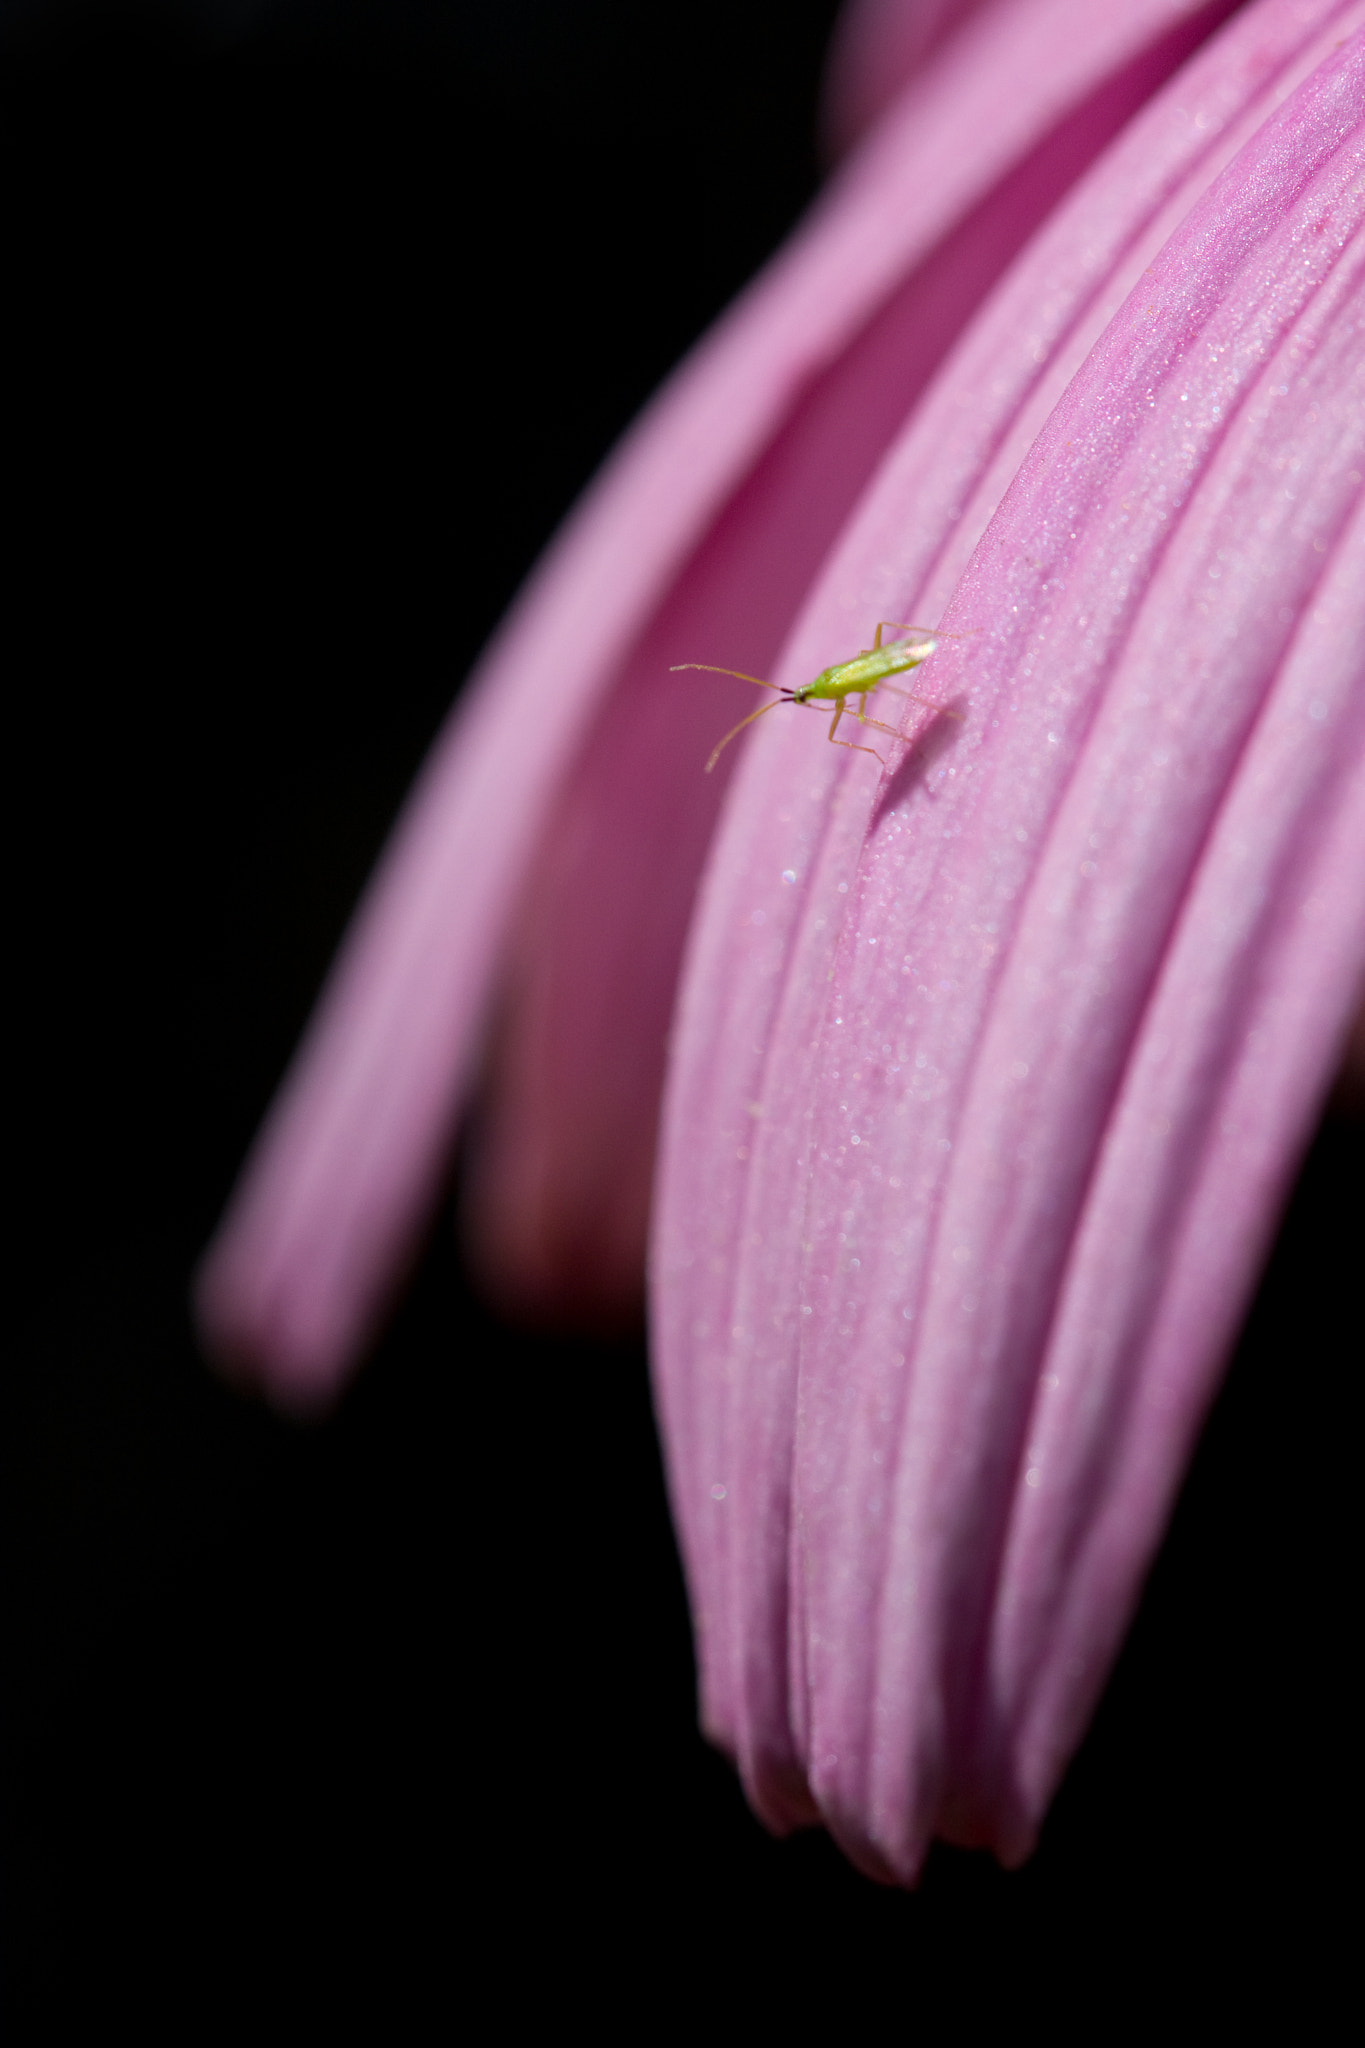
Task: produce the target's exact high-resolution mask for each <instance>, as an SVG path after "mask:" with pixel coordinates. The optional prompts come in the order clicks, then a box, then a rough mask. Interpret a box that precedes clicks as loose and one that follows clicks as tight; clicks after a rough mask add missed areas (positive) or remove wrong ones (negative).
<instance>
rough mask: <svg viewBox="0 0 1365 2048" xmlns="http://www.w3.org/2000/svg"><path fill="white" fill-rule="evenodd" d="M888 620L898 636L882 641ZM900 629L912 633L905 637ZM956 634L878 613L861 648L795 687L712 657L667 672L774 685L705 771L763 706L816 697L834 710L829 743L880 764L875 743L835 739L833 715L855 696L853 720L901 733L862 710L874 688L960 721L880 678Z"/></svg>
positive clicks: (912, 662) (839, 715)
mask: <svg viewBox="0 0 1365 2048" xmlns="http://www.w3.org/2000/svg"><path fill="white" fill-rule="evenodd" d="M888 626H894V627H895V628H896V632H897V634H898V636H900V637H898V638H897V639H895V640H888V641H887V643H886V645H885V647H883V645H882V634H883V632H884V631H885V629H886V627H888ZM906 634H911V635H913V636H915V637H913V638H911V639H906V638H905V637H904V636H905V635H906ZM961 637H962V636H961V635H959V634H956V633H947V634H943V633H934V632H932V631H931V630H930V629H929V628H928V627H927V626H907V625H905V624H904V622H903V621H902V620H899V619H882V620H881V621H880V622H879V624H878V626H877V632H876V637H875V638H874V639H873V642H872V645H871V646H870V647H865V648H864V649H863V651H862V653H861V654H855V655H854V657H853V659H852V660H851V661H836V662H835V664H834V666H833V668H826V669H821V671H820V673H819V675H818V676H817V677H816V678H815V681H814V682H813V683H803V684H802V685H801V687H800V689H799V690H783V689H779V688H778V685H777V684H776V683H767V682H765V681H764V680H763V677H762V676H750V675H746V674H745V673H744V671H743V669H739V668H718V667H717V666H716V664H715V663H714V662H712V661H679V662H675V664H674V666H673V669H672V671H671V673H673V674H675V675H676V674H677V673H678V671H679V670H680V669H684V668H702V669H706V670H707V671H708V673H709V674H711V675H713V676H737V677H738V678H739V680H740V682H742V683H757V684H758V687H759V689H760V690H776V691H777V703H776V704H760V706H759V708H758V710H757V711H751V712H750V713H749V716H748V717H747V718H741V719H740V721H739V724H738V725H737V726H735V727H734V728H733V730H732V731H730V732H727V733H726V735H725V738H724V739H723V740H722V741H721V742H720V745H719V746H718V747H717V748H716V749H715V751H714V752H713V754H712V755H711V758H710V760H709V761H708V762H707V764H706V772H707V774H708V775H709V774H710V773H711V770H712V769H713V768H714V767H715V765H716V763H717V761H718V760H719V759H720V757H721V754H722V753H723V752H724V750H725V748H726V747H728V746H729V744H730V742H731V740H732V739H734V737H735V734H736V733H741V732H743V730H744V728H745V726H746V725H752V724H753V722H754V720H755V719H756V718H762V716H763V714H764V712H765V711H776V710H777V708H778V705H779V704H811V703H814V702H815V701H816V700H817V699H820V700H824V701H832V702H833V705H834V716H833V718H832V719H831V720H830V725H829V738H830V740H831V742H832V744H833V745H834V746H836V747H848V748H850V749H851V751H852V752H853V753H855V754H871V756H872V758H873V760H874V761H880V762H881V764H882V766H883V768H885V767H886V766H887V762H886V761H885V760H884V759H883V757H882V756H881V755H880V754H879V753H878V752H877V749H876V748H875V747H863V746H860V745H859V744H858V742H857V741H856V740H836V739H835V737H834V735H835V732H836V731H837V730H838V725H839V720H840V719H841V718H842V717H843V715H844V713H845V712H846V711H847V710H848V700H849V698H850V697H856V698H857V699H858V723H859V725H870V726H873V727H874V728H875V729H876V731H878V732H886V733H890V735H891V737H892V739H893V740H898V739H902V738H903V737H904V735H903V734H902V733H899V732H897V730H896V728H895V726H894V725H883V724H882V722H881V720H880V719H877V718H869V717H868V715H867V700H868V698H869V697H870V696H872V694H873V693H874V691H877V690H890V691H892V692H893V693H894V695H896V696H897V697H908V698H909V699H910V702H911V703H912V704H923V705H925V706H927V708H928V709H929V710H931V711H941V712H942V713H943V715H944V717H945V718H956V719H958V722H959V724H960V723H961V718H960V716H959V714H958V713H957V712H956V711H949V710H948V708H947V706H946V705H944V704H935V703H934V702H933V700H932V698H929V697H916V696H915V695H914V693H913V691H911V690H898V689H896V686H895V684H894V683H889V682H888V681H887V680H886V679H887V677H888V676H899V675H904V673H905V671H906V670H907V669H911V668H918V667H919V665H920V663H921V662H922V661H927V660H928V659H929V656H930V655H931V654H932V653H933V652H934V650H935V648H936V647H937V646H938V643H939V641H940V640H941V639H948V640H955V639H959V638H961Z"/></svg>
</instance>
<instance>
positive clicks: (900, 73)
mask: <svg viewBox="0 0 1365 2048" xmlns="http://www.w3.org/2000/svg"><path fill="white" fill-rule="evenodd" d="M981 5H982V0H849V4H848V5H847V6H845V7H844V8H843V9H842V11H841V12H840V15H839V19H838V21H837V22H836V23H835V26H834V35H833V37H832V39H831V42H830V50H829V57H828V59H827V62H826V65H825V85H824V93H823V100H824V107H823V117H822V120H821V127H822V129H823V131H824V134H825V138H826V144H827V147H828V149H829V152H830V155H831V156H842V154H843V153H844V151H845V150H846V149H849V148H851V147H852V145H853V144H854V143H855V142H857V141H858V140H859V139H860V137H862V136H863V135H865V134H866V133H867V131H868V129H869V128H872V127H875V125H876V123H877V121H878V120H879V119H880V118H881V116H882V115H883V114H884V113H885V112H886V110H887V108H888V107H890V106H891V105H892V104H893V103H894V101H895V99H896V95H897V94H898V93H899V92H900V91H901V89H902V87H903V86H904V85H905V83H906V81H907V80H908V79H910V78H913V76H914V74H915V72H916V71H917V70H918V68H919V67H920V66H921V65H922V64H924V63H925V62H926V61H927V59H928V58H930V57H931V56H932V55H933V53H934V51H935V50H937V49H938V48H939V47H940V45H941V44H943V43H945V42H947V41H948V39H949V37H950V36H952V35H954V34H956V32H957V30H958V29H959V28H961V26H962V24H963V22H964V21H966V19H967V17H968V16H969V15H970V14H974V13H975V12H976V10H977V8H978V7H980V6H981Z"/></svg>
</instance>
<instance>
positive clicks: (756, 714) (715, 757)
mask: <svg viewBox="0 0 1365 2048" xmlns="http://www.w3.org/2000/svg"><path fill="white" fill-rule="evenodd" d="M681 666H683V667H685V668H702V667H704V666H705V664H704V663H703V662H700V661H695V662H684V663H682V664H681ZM720 673H721V674H722V675H734V673H735V671H734V669H722V670H721V671H720ZM744 680H745V682H750V683H751V682H753V680H754V678H753V677H752V676H746V677H745V678H744ZM776 687H777V686H776V684H775V683H769V685H768V688H769V689H770V690H771V689H775V688H776ZM785 694H786V693H785V692H784V696H783V697H779V698H778V700H777V703H776V704H760V705H759V707H758V709H757V711H751V712H750V713H749V716H748V717H747V718H741V719H740V721H739V724H738V725H736V726H733V727H732V728H731V730H730V731H729V732H727V733H726V735H725V738H724V739H723V740H722V741H721V743H720V745H719V746H718V747H716V748H715V749H714V751H713V752H712V755H711V758H710V760H709V761H708V762H707V764H706V772H707V774H708V775H709V774H710V773H711V770H712V769H713V768H714V767H715V765H716V763H717V761H719V759H720V757H721V755H722V754H723V753H724V751H725V749H726V748H727V747H728V746H729V744H730V742H731V740H732V739H733V738H734V737H735V734H736V733H739V732H743V730H744V728H745V726H746V725H752V724H753V722H754V720H755V719H756V718H762V716H763V714H764V712H765V711H776V710H778V709H779V708H780V707H781V705H782V703H783V701H784V697H785Z"/></svg>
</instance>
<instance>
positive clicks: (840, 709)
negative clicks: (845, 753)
mask: <svg viewBox="0 0 1365 2048" xmlns="http://www.w3.org/2000/svg"><path fill="white" fill-rule="evenodd" d="M866 701H867V699H866V697H864V698H863V702H864V703H866ZM845 709H846V706H845V704H844V700H843V698H842V697H841V698H840V699H839V702H838V703H837V704H836V705H835V707H834V716H833V718H831V720H830V722H829V740H830V745H831V746H835V747H847V748H848V750H849V752H850V753H851V754H871V756H872V758H873V760H874V761H882V757H881V755H880V754H879V753H878V752H877V749H876V748H875V747H860V746H859V745H858V742H857V741H856V740H836V739H835V737H834V728H835V727H836V725H838V723H839V720H840V719H841V718H842V717H843V715H844V711H845ZM858 718H859V720H860V722H861V723H862V724H864V725H870V724H872V723H873V722H874V721H873V720H871V719H864V718H863V714H862V712H861V711H860V712H859V713H858ZM885 729H886V730H887V731H890V727H889V726H888V727H887V728H885ZM896 737H897V738H898V739H899V737H900V735H899V733H898V734H897V735H896ZM882 766H883V768H885V766H886V763H885V761H882Z"/></svg>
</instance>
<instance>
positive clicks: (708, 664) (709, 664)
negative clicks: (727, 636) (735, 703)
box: [668, 661, 791, 744]
mask: <svg viewBox="0 0 1365 2048" xmlns="http://www.w3.org/2000/svg"><path fill="white" fill-rule="evenodd" d="M684 668H704V669H705V670H706V672H707V674H708V675H713V676H738V678H739V680H740V682H742V683H757V684H758V687H759V689H760V690H777V691H778V692H779V694H780V695H781V696H783V697H790V695H791V691H790V690H783V689H782V688H781V686H780V684H778V683H766V682H764V680H763V678H762V676H748V675H745V673H744V670H743V669H742V668H717V666H716V664H715V662H714V661H675V662H674V663H673V665H672V667H671V668H670V669H669V671H668V673H669V674H670V675H671V676H675V675H677V673H678V671H679V669H684ZM735 730H736V731H738V730H739V728H738V727H736V728H735ZM722 744H724V743H723V742H722Z"/></svg>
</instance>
